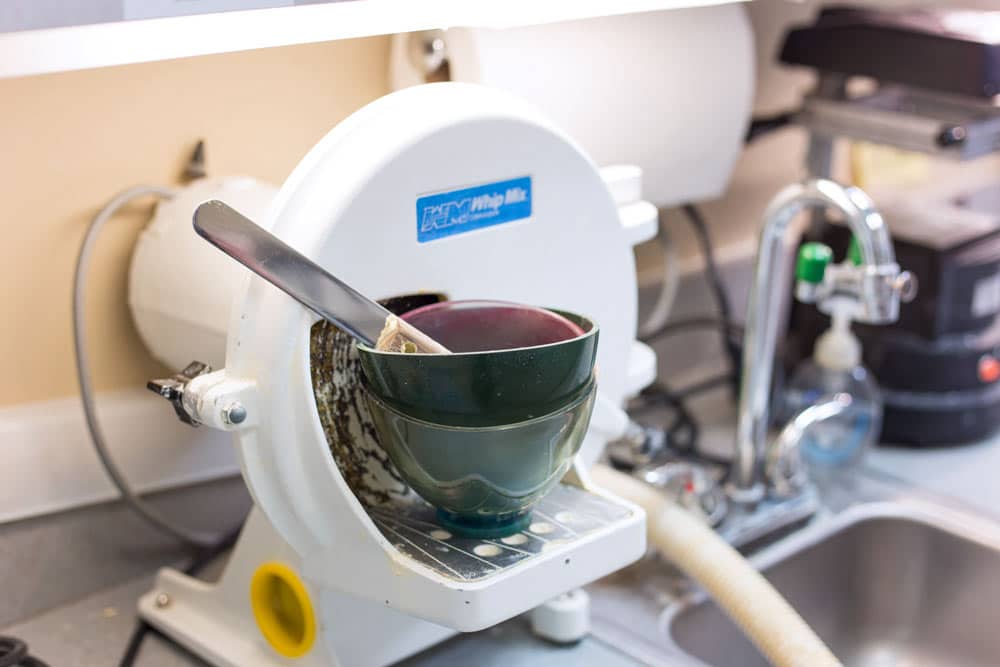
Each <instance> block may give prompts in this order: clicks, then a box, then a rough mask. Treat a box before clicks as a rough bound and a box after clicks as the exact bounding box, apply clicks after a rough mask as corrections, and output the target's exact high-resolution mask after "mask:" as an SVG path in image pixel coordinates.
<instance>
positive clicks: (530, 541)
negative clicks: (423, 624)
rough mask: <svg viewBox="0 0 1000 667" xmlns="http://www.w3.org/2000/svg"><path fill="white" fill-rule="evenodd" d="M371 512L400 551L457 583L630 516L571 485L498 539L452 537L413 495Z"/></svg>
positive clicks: (544, 500)
mask: <svg viewBox="0 0 1000 667" xmlns="http://www.w3.org/2000/svg"><path fill="white" fill-rule="evenodd" d="M368 514H369V516H371V518H372V520H373V521H374V522H375V525H376V526H378V529H379V530H380V531H381V532H382V535H383V536H384V537H385V538H386V539H387V540H389V541H390V542H392V544H393V545H394V546H395V547H396V549H398V550H399V552H400V553H403V554H405V555H407V556H409V557H410V558H413V559H414V560H416V561H417V562H419V563H420V564H421V565H424V566H426V567H429V568H431V569H432V570H434V571H435V572H436V573H438V574H440V575H441V576H444V577H448V578H450V579H455V580H457V581H481V580H484V579H488V578H489V577H492V576H495V575H497V574H500V573H501V572H504V571H505V570H508V569H509V568H512V567H515V566H518V565H521V564H523V563H526V562H527V561H530V560H531V559H532V558H534V557H536V556H538V555H540V554H542V553H548V552H551V551H552V550H553V549H570V548H572V547H573V545H574V544H575V543H577V542H579V541H580V540H581V539H583V538H586V537H589V536H591V535H593V534H594V533H597V532H604V531H605V530H607V529H608V528H610V527H612V526H614V525H615V524H617V523H621V522H625V521H627V520H628V519H630V518H631V517H632V512H631V510H630V509H629V508H627V507H624V506H622V505H618V504H616V503H614V502H612V501H610V500H607V499H605V498H603V497H602V496H598V495H596V494H593V493H589V492H587V491H584V490H582V489H580V488H578V487H575V486H570V485H568V484H559V485H558V486H557V487H555V488H554V489H553V490H552V491H551V492H550V493H549V494H548V495H546V496H545V497H544V498H542V499H541V500H540V501H539V502H538V504H537V505H535V507H534V510H533V511H532V514H531V523H530V525H529V526H528V528H527V529H526V530H524V531H521V532H519V533H514V534H513V535H510V536H508V537H502V538H497V539H475V538H467V537H460V536H458V535H453V534H452V533H450V532H449V531H447V530H445V529H444V528H442V527H441V526H440V525H439V524H438V523H437V521H436V519H437V514H436V511H435V509H434V508H433V507H432V506H431V505H429V504H428V503H426V502H424V501H423V500H421V499H420V498H418V497H416V496H414V495H412V494H410V495H408V496H405V497H395V498H393V500H391V501H389V502H386V503H383V504H381V505H378V506H375V507H370V508H368Z"/></svg>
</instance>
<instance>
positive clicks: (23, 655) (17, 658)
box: [0, 636, 48, 667]
mask: <svg viewBox="0 0 1000 667" xmlns="http://www.w3.org/2000/svg"><path fill="white" fill-rule="evenodd" d="M0 667H48V664H47V663H45V662H42V661H41V660H39V659H38V658H36V657H34V656H32V655H31V654H30V653H28V644H27V642H25V641H23V640H21V639H18V638H17V637H3V636H0Z"/></svg>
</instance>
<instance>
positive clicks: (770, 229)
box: [727, 179, 915, 504]
mask: <svg viewBox="0 0 1000 667" xmlns="http://www.w3.org/2000/svg"><path fill="white" fill-rule="evenodd" d="M807 208H831V209H834V210H837V211H840V212H841V213H842V214H843V215H844V217H845V218H846V221H847V225H848V227H850V230H851V232H852V233H853V234H854V238H855V239H856V241H855V242H856V243H857V245H858V250H859V252H860V258H861V262H860V264H859V265H858V266H851V267H848V268H846V269H843V270H840V271H838V272H836V275H835V277H834V278H833V280H832V281H831V280H828V281H827V282H826V284H825V285H800V286H799V288H797V289H796V296H797V297H798V298H799V299H800V300H803V301H807V302H811V301H815V300H817V299H820V298H822V296H823V295H824V293H826V294H828V293H830V292H832V291H836V292H838V293H840V292H846V293H849V294H851V295H852V296H854V297H855V298H856V299H857V302H858V309H857V312H856V314H855V319H856V320H858V321H861V322H866V323H869V324H887V323H890V322H894V321H895V320H896V319H897V318H898V317H899V302H900V300H901V298H904V299H905V298H906V297H910V298H912V294H913V293H914V290H915V283H914V281H913V278H912V276H911V275H910V274H909V273H908V272H905V271H900V269H899V265H898V264H897V263H896V255H895V252H894V251H893V247H892V239H891V238H890V236H889V230H888V228H887V227H886V224H885V221H884V220H883V219H882V216H881V215H880V214H879V213H878V211H876V210H875V206H874V204H873V203H872V200H871V199H870V198H869V197H868V195H866V194H865V193H864V192H862V191H861V190H859V189H858V188H855V187H844V186H841V185H838V184H837V183H834V182H833V181H829V180H825V179H817V180H810V181H807V182H805V183H801V184H797V185H791V186H788V187H786V188H785V189H784V190H782V191H781V192H779V193H778V195H777V196H776V197H775V198H774V199H773V200H772V201H771V203H770V204H769V205H768V207H767V210H766V211H765V213H764V223H763V229H762V230H761V235H760V247H759V249H758V251H757V265H756V269H755V270H754V277H753V282H752V284H751V287H750V300H749V304H748V306H747V317H746V325H745V331H746V333H745V336H744V344H743V345H744V347H743V377H742V382H741V386H740V406H739V422H738V425H737V431H738V432H737V436H736V456H735V459H734V466H733V470H732V474H731V478H730V479H731V481H730V483H729V485H728V488H727V492H728V495H729V497H730V499H731V500H733V501H734V502H735V503H742V504H754V503H757V502H758V501H760V500H761V499H763V498H764V496H765V493H766V489H765V484H764V483H763V481H762V477H763V475H762V472H763V470H762V468H763V467H764V461H765V458H766V456H767V451H766V449H767V443H766V440H767V431H768V425H769V419H768V402H769V400H770V393H771V371H772V366H773V364H774V354H775V348H776V343H777V337H778V328H779V325H780V321H781V318H782V313H783V309H784V295H785V294H787V292H788V289H787V285H788V282H787V280H786V275H787V270H788V267H789V266H790V265H791V261H790V260H791V254H790V253H792V252H794V251H795V249H796V248H797V247H798V245H799V241H800V239H801V236H802V228H801V227H800V226H796V225H793V224H792V222H793V220H794V219H795V218H796V216H797V215H798V214H799V213H800V212H802V211H803V210H805V209H807ZM824 287H825V292H824ZM772 459H773V457H772ZM768 467H769V470H770V469H772V468H774V467H775V466H773V465H770V464H769V466H768ZM779 467H780V466H779Z"/></svg>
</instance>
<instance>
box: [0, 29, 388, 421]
mask: <svg viewBox="0 0 1000 667" xmlns="http://www.w3.org/2000/svg"><path fill="white" fill-rule="evenodd" d="M388 44H389V42H388V39H387V38H373V39H365V40H351V41H344V42H332V43H327V44H315V45H306V46H295V47H287V48H280V49H267V50H261V51H253V52H246V53H236V54H226V55H218V56H205V57H200V58H190V59H184V60H176V61H170V62H163V63H150V64H142V65H130V66H126V67H113V68H105V69H100V70H92V71H84V72H72V73H65V74H53V75H45V76H38V77H29V78H23V79H9V80H0V225H2V226H3V229H2V234H3V235H2V237H0V238H2V240H0V285H2V286H3V287H2V288H0V289H2V294H3V298H2V301H0V303H2V306H3V309H4V311H5V312H4V315H3V317H2V319H0V322H2V324H0V351H2V353H0V405H8V404H13V403H22V402H27V401H37V400H45V399H50V398H56V397H61V396H67V395H72V394H75V393H76V391H77V385H76V380H75V376H74V374H73V350H72V341H71V336H70V291H71V283H70V281H71V276H72V272H73V265H74V262H75V258H76V252H77V249H78V246H79V243H80V240H81V238H82V235H83V232H84V229H85V227H86V225H87V222H88V221H89V219H90V217H91V216H92V215H93V214H94V213H95V211H96V210H97V209H98V208H99V207H100V206H101V205H102V204H103V203H104V202H105V201H106V200H107V199H109V198H110V197H111V196H112V195H113V194H115V193H116V192H118V191H119V190H121V189H123V188H125V187H126V186H129V185H133V184H139V183H153V184H167V185H169V184H173V183H177V181H178V177H179V174H180V172H181V169H182V166H183V164H184V162H185V161H186V159H187V157H188V155H189V153H190V151H191V149H192V147H193V146H194V144H195V142H196V141H197V140H198V139H199V138H204V139H205V140H206V142H207V151H208V154H207V157H208V169H209V172H210V173H213V174H218V175H222V174H248V175H251V176H255V177H258V178H261V179H264V180H269V181H271V182H273V183H275V184H279V185H280V183H281V182H282V181H283V180H284V178H285V176H287V174H288V173H289V171H290V170H291V169H292V167H294V166H295V164H296V162H297V161H298V160H299V159H300V158H301V157H302V155H303V154H304V153H305V152H306V151H307V150H308V149H309V148H310V147H311V146H312V144H313V143H314V142H316V141H317V140H318V139H319V138H320V137H321V136H322V135H323V134H324V133H326V131H327V130H329V129H330V128H331V127H332V126H333V125H334V124H336V123H337V122H338V121H339V120H341V119H342V118H344V117H345V116H346V115H348V114H349V113H351V112H352V111H354V110H355V109H357V108H358V107H360V106H362V105H363V104H365V103H366V102H368V101H370V100H372V99H375V98H376V97H379V96H380V95H383V94H384V93H386V92H387V90H388V81H387V73H388V72H387V68H388V64H387V61H388ZM151 205H152V203H151V202H144V203H143V204H142V205H141V206H139V205H137V206H135V207H134V208H132V209H131V210H129V211H127V212H124V213H123V214H121V215H120V216H119V217H118V218H116V219H114V220H112V221H111V223H109V225H108V226H107V227H106V229H105V233H104V234H103V235H102V236H101V238H100V240H99V243H98V246H97V250H96V252H95V254H94V259H93V262H94V263H93V267H94V268H93V271H92V274H91V282H90V289H89V290H88V295H87V296H88V308H87V313H88V318H89V322H90V326H89V327H88V334H89V336H90V342H91V348H90V349H91V351H92V358H93V362H94V365H95V370H96V381H97V386H98V389H103V390H107V389H112V388H121V387H127V386H142V385H143V384H144V383H145V380H146V379H148V378H149V377H152V376H153V375H155V374H157V373H162V371H163V369H161V368H159V367H158V366H157V364H156V363H155V362H154V361H152V359H151V358H150V357H149V355H148V354H147V353H146V351H145V350H144V349H143V347H142V344H141V343H140V341H139V340H138V338H137V335H136V333H135V330H134V328H133V326H132V323H131V321H130V318H129V313H128V308H127V306H126V294H125V284H126V270H127V266H128V259H129V254H130V251H131V248H132V245H133V243H134V242H135V238H136V236H137V234H138V232H139V230H140V229H141V227H142V224H143V222H144V221H145V220H146V219H148V216H149V214H150V210H151Z"/></svg>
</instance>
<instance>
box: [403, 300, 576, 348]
mask: <svg viewBox="0 0 1000 667" xmlns="http://www.w3.org/2000/svg"><path fill="white" fill-rule="evenodd" d="M402 318H403V319H404V320H406V321H407V322H409V323H410V324H412V325H413V326H415V327H416V328H418V329H420V330H421V331H423V332H424V333H425V334H427V335H428V336H430V337H431V338H434V339H435V340H437V341H438V342H439V343H441V344H442V345H444V346H445V347H447V348H448V349H449V350H451V351H452V352H486V351H489V350H509V349H513V348H518V347H534V346H536V345H548V344H550V343H558V342H559V341H563V340H569V339H571V338H576V337H577V336H581V335H583V333H584V332H583V329H581V328H580V327H579V326H578V325H577V324H576V323H574V322H570V321H569V320H567V319H566V318H565V317H563V316H562V315H559V314H557V313H554V312H552V311H550V310H545V309H544V308H537V307H535V306H524V305H521V304H517V303H508V302H505V301H471V300H470V301H442V302H441V303H432V304H430V305H427V306H423V307H421V308H417V309H415V310H411V311H410V312H408V313H405V314H403V316H402Z"/></svg>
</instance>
